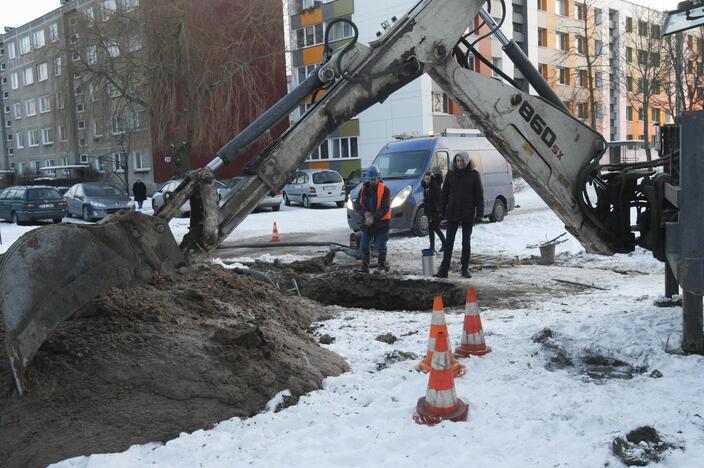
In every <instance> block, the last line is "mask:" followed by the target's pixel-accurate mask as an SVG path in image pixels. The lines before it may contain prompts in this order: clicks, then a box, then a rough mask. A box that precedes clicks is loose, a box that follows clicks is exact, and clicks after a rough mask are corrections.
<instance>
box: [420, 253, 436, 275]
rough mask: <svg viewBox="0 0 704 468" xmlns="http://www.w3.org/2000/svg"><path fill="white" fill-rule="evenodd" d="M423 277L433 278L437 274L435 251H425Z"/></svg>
mask: <svg viewBox="0 0 704 468" xmlns="http://www.w3.org/2000/svg"><path fill="white" fill-rule="evenodd" d="M422 253H423V257H422V259H423V276H433V273H435V251H434V250H432V249H423V251H422Z"/></svg>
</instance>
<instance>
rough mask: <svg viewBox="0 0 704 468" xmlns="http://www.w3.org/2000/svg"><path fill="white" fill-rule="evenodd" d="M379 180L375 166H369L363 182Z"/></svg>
mask: <svg viewBox="0 0 704 468" xmlns="http://www.w3.org/2000/svg"><path fill="white" fill-rule="evenodd" d="M378 178H379V169H377V168H376V166H370V167H369V169H367V175H366V176H364V180H366V181H370V180H374V179H378Z"/></svg>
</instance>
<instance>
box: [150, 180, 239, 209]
mask: <svg viewBox="0 0 704 468" xmlns="http://www.w3.org/2000/svg"><path fill="white" fill-rule="evenodd" d="M182 181H183V179H172V180H170V181H168V182H165V183H164V184H163V185H162V186H161V187H159V190H157V191H156V192H154V194H153V195H152V208H153V209H154V211H156V210H158V209H159V208H161V207H162V205H163V204H164V201H165V199H167V198H168V197H169V196H170V195H171V193H173V192H174V191H175V190H176V187H178V186H179V185H180V184H181V182H182ZM215 189H216V190H217V192H218V195H219V196H220V198H222V197H224V196H225V194H227V192H229V191H230V190H231V189H230V187H228V186H227V185H226V184H224V183H222V182H220V181H219V180H216V181H215ZM190 214H191V203H190V202H189V201H188V200H186V203H184V204H183V205H181V209H180V210H179V216H181V217H183V218H187V217H188V216H190Z"/></svg>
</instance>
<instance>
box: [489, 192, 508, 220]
mask: <svg viewBox="0 0 704 468" xmlns="http://www.w3.org/2000/svg"><path fill="white" fill-rule="evenodd" d="M504 216H506V206H504V202H503V201H501V200H500V199H499V198H497V199H496V201H495V202H494V208H492V210H491V214H490V215H489V220H490V221H491V222H492V223H500V222H501V221H503V220H504Z"/></svg>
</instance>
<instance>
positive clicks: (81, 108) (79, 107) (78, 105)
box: [76, 102, 86, 114]
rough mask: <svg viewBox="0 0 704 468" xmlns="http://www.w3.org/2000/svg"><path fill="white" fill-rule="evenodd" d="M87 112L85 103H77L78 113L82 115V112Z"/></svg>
mask: <svg viewBox="0 0 704 468" xmlns="http://www.w3.org/2000/svg"><path fill="white" fill-rule="evenodd" d="M85 110H86V109H85V107H84V106H83V103H82V102H77V103H76V112H78V113H79V114H80V113H81V112H83V111H85Z"/></svg>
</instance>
